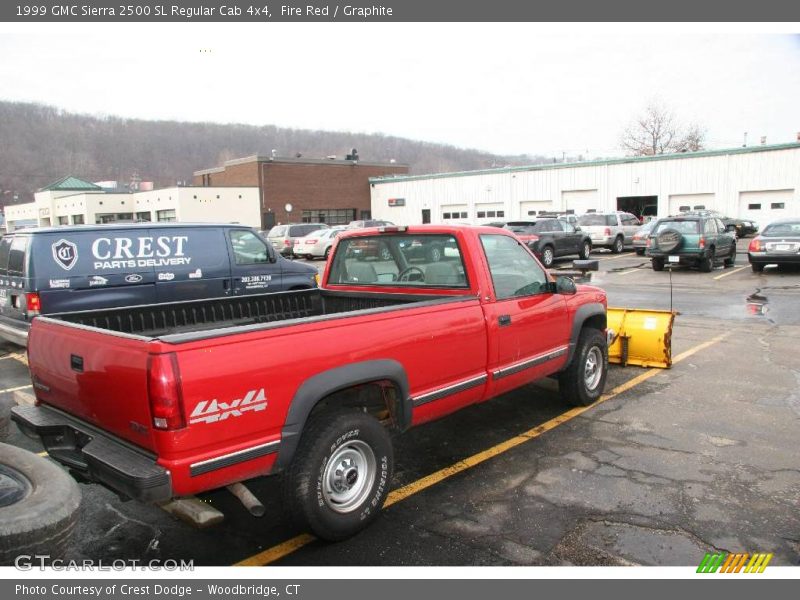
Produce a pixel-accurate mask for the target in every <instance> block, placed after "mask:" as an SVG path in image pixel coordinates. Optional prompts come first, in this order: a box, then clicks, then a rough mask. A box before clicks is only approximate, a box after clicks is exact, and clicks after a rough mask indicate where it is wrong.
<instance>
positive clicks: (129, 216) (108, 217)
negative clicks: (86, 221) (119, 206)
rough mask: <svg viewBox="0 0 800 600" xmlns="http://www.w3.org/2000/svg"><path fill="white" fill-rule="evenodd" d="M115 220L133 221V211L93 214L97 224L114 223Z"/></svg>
mask: <svg viewBox="0 0 800 600" xmlns="http://www.w3.org/2000/svg"><path fill="white" fill-rule="evenodd" d="M117 221H133V213H102V214H98V215H95V218H94V222H95V223H96V224H97V225H103V224H105V223H116V222H117Z"/></svg>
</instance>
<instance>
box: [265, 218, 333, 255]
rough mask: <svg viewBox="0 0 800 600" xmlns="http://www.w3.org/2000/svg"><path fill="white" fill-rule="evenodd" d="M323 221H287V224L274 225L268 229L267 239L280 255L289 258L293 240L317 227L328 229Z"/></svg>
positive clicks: (291, 253)
mask: <svg viewBox="0 0 800 600" xmlns="http://www.w3.org/2000/svg"><path fill="white" fill-rule="evenodd" d="M328 228H329V226H328V225H326V224H325V223H289V224H288V225H276V226H275V227H273V228H272V229H270V230H269V233H268V234H267V240H268V241H269V243H270V244H272V247H273V248H275V250H277V251H278V252H279V253H280V254H281V256H285V257H286V258H291V257H293V256H294V241H295V240H296V239H298V238H301V237H304V236H307V235H308V234H309V233H311V232H312V231H317V230H318V229H328Z"/></svg>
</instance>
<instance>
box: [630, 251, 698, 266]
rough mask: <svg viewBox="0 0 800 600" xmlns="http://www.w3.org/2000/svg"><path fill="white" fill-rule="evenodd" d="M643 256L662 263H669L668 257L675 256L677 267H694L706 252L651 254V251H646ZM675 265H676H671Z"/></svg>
mask: <svg viewBox="0 0 800 600" xmlns="http://www.w3.org/2000/svg"><path fill="white" fill-rule="evenodd" d="M645 254H646V256H647V257H648V258H657V259H660V260H663V261H664V263H668V262H669V257H670V256H677V257H678V258H679V261H680V262H678V263H677V264H679V265H696V264H698V263H699V262H700V261H701V260H703V259H704V258H705V257H706V251H705V250H702V251H700V252H686V253H681V252H653V251H652V250H646V251H645ZM673 264H676V263H673Z"/></svg>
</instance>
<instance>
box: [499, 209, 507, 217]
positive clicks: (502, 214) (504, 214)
mask: <svg viewBox="0 0 800 600" xmlns="http://www.w3.org/2000/svg"><path fill="white" fill-rule="evenodd" d="M497 216H498V217H505V216H506V211H504V210H498V211H497Z"/></svg>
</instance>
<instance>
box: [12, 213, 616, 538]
mask: <svg viewBox="0 0 800 600" xmlns="http://www.w3.org/2000/svg"><path fill="white" fill-rule="evenodd" d="M387 229H388V231H383V230H382V231H380V232H379V231H377V230H374V229H373V230H361V231H357V232H353V233H347V234H344V235H343V236H341V238H340V239H339V240H337V242H336V245H335V246H334V248H333V252H332V258H331V260H329V261H328V263H327V265H326V268H325V271H324V274H323V277H322V284H321V289H320V290H308V291H304V292H296V293H293V292H286V293H281V294H272V295H269V296H270V297H269V298H267V297H266V296H265V297H264V300H263V301H264V302H265V303H267V302H272V303H273V304H272V305H271V306H275V304H274V303H275V302H279V304H280V303H281V302H283V303H284V304H286V303H289V304H291V305H292V311H295V312H292V313H291V314H289V313H287V314H289V316H290V318H288V319H284V320H281V319H278V318H275V319H274V320H273V321H272V322H262V323H252V322H247V321H245V324H244V325H237V324H233V325H231V326H225V327H218V328H217V327H214V326H211V328H208V327H200V328H195V330H194V331H191V330H188V331H183V332H181V331H179V332H178V333H171V334H167V335H152V334H150V335H141V334H138V333H136V328H135V324H134V325H131V327H132V329H131V328H128V329H127V330H126V327H127V325H124V326H123V325H120V326H118V327H116V329H117V330H116V331H114V330H110V329H107V328H106V327H105V326H103V325H102V323H99V324H98V322H97V321H96V320H97V319H100V318H105V319H106V320H107V321H108V322H111V321H110V320H109V319H111V318H112V317H113V319H117V321H118V322H119V323H122V322H123V321H124V320H125V319H128V320H129V321H131V322H133V321H135V320H136V319H141V320H145V318H147V319H152V320H153V321H155V319H156V316H154V315H157V313H158V310H157V309H158V306H153V307H144V308H143V309H142V310H140V311H136V310H133V309H128V310H127V312H125V311H126V309H120V311H122V312H120V313H118V314H113V315H112V316H111V317H108V316H107V315H106V316H103V315H100V316H98V315H90V316H84V317H81V319H82V320H81V319H78V320H77V321H76V320H75V319H70V318H69V317H65V318H59V317H58V316H55V317H53V318H37V319H35V320H34V322H33V325H32V328H31V332H30V337H29V345H28V352H29V364H30V370H31V376H32V379H33V384H34V389H35V393H36V397H37V406H36V407H32V408H30V409H21V408H20V409H16V413H15V417H14V418H15V420H16V421H17V422H18V423H19V424H20V426H21V427H23V429H28V430H29V431H30V432H33V433H36V434H38V435H40V436H41V437H42V439H43V440H44V443H45V445H46V446H47V447H48V450H49V451H50V453H51V454H52V455H53V457H54V458H56V459H57V460H59V461H61V462H62V463H64V464H67V465H70V466H72V467H74V468H75V467H76V468H79V469H83V470H84V471H88V472H89V473H90V474H91V476H93V477H94V478H95V479H97V480H99V481H101V482H102V483H104V484H106V485H109V486H111V487H113V488H115V489H117V491H120V492H121V493H124V494H127V495H130V496H133V497H137V498H139V499H142V500H145V501H162V500H166V499H168V498H169V497H172V496H186V495H191V494H196V493H199V492H203V491H206V490H211V489H214V488H219V487H222V486H224V485H227V484H230V483H234V482H238V481H243V480H246V479H249V478H252V477H256V476H259V475H265V474H270V473H275V472H277V471H279V470H283V469H286V468H289V466H290V464H291V463H292V460H293V459H294V458H295V452H296V450H297V448H298V444H299V443H300V440H301V438H302V434H303V432H304V429H305V427H306V424H307V421H308V420H309V418H310V415H312V413H314V412H315V411H316V410H317V408H318V404H319V403H320V402H323V403H324V402H331V401H330V400H329V399H331V398H339V397H340V396H341V397H343V398H347V400H346V404H347V405H348V406H351V405H356V406H357V405H359V402H358V400H357V399H358V398H359V397H360V396H359V393H363V391H364V390H367V389H372V390H381V391H380V393H379V394H378V395H379V396H380V399H379V402H378V404H380V405H381V407H379V409H377V410H375V409H374V404H375V397H374V396H371V397H370V398H371V400H369V401H368V402H367V401H366V400H365V402H367V403H368V404H370V406H371V407H372V408H370V410H369V412H370V413H373V414H375V416H376V418H377V419H379V420H380V422H381V423H383V424H385V425H392V426H394V427H396V428H398V429H401V430H403V429H406V428H408V427H411V426H415V425H419V424H421V423H425V422H427V421H430V420H432V419H437V418H439V417H442V416H444V415H447V414H448V413H451V412H453V411H455V410H458V409H460V408H463V407H465V406H468V405H470V404H473V403H476V402H482V401H484V400H487V399H489V398H492V397H495V396H497V395H499V394H502V393H504V392H506V391H509V390H511V389H514V388H517V387H519V386H521V385H524V384H526V383H529V382H531V381H534V380H536V379H540V378H542V377H545V376H548V375H552V374H556V373H559V372H563V371H564V369H565V368H566V367H567V366H568V363H569V362H570V361H571V360H572V358H573V356H574V355H575V352H576V349H579V348H578V346H579V345H580V344H579V342H580V339H581V338H580V333H581V331H583V329H584V328H586V327H593V328H595V329H596V330H598V331H600V332H602V333H603V335H604V334H605V331H604V330H605V308H606V298H605V294H604V292H603V291H602V290H600V289H597V288H593V287H590V286H579V287H578V289H577V291H576V290H575V289H574V288H573V289H572V290H571V291H570V292H567V293H560V292H559V291H558V290H557V286H556V284H555V282H554V281H553V280H552V278H550V276H549V275H546V277H547V281H546V283H543V284H542V285H541V288H542V289H541V290H539V292H538V293H533V294H527V295H520V296H514V297H510V298H500V299H499V298H498V297H497V294H496V291H495V282H493V272H492V271H491V270H490V269H491V265H490V263H489V260H488V259H487V254H486V252H485V244H486V239H488V238H486V237H483V238H482V237H481V236H489V235H491V236H495V237H492V238H491V240H492V241H494V242H496V241H498V240H497V238H496V236H502V237H506V238H510V239H511V240H514V243H516V240H515V238H513V236H511V234H509V233H507V232H504V231H502V230H497V229H494V228H482V227H444V226H438V227H437V226H422V227H410V228H407V229H405V228H387ZM387 235H391V236H394V237H392V238H391V240H394V241H396V240H403V236H414V235H434V236H435V235H439V236H448V237H447V239H448V241H452V240H454V241H455V244H454V245H452V247H453V248H455V249H456V250H457V253H458V255H459V258H460V260H461V263H462V264H463V274H461V275H460V277H461V279H463V280H464V283H463V284H460V285H461V287H457V286H454V287H447V286H441V287H435V286H433V287H432V286H424V287H423V286H422V285H421V283H420V282H419V281H403V277H405V275H403V273H400V277H399V278H398V279H399V280H398V281H392V282H388V283H386V284H383V285H381V286H380V288H379V289H376V284H375V283H374V282H373V283H360V282H350V283H347V282H344V283H343V282H342V281H336V280H335V276H334V278H332V271H335V269H336V268H337V267H336V265H337V264H338V263H337V262H336V260H337V259H336V255H337V250H338V249H339V248H341V247H342V245H343V244H346V242H345V241H344V240H347V239H352V238H359V237H368V238H370V239H375V238H376V236H377V237H378V239H382V238H381V237H380V236H387ZM387 239H389V238H387ZM420 239H423V238H420ZM482 240H483V241H482ZM499 241H500V242H501V243H502V244H510V243H511V242H506V241H503V240H499ZM362 242H363V240H362ZM482 243H483V245H484V246H483V247H482ZM396 245H397V247H399V248H401V249H402V248H407V247H408V246H407V245H406V244H405V242H403V241H400V242H399V243H398V244H396ZM519 247H520V248H522V249H524V251H525V252H526V253H527V254H529V255H530V251H529V250H528V249H527V248H526V247H525V246H524V244H519ZM515 252H516V250H515ZM445 254H447V252H445ZM530 257H531V259H533V261H535V258H534V257H533V256H532V255H530ZM348 260H350V259H348ZM375 260H379V259H377V258H376V259H375ZM344 261H345V259H344V258H343V257H342V258H341V264H342V265H344V264H345V263H344ZM348 264H351V263H348ZM376 264H378V263H376ZM536 264H537V265H538V262H537V263H536ZM352 265H354V266H351V270H352V271H354V272H355V271H356V267H358V268H360V269H362V270H363V268H364V267H365V265H366V266H367V267H369V268H370V269H372V270H374V267H371V266H370V265H371V263H369V262H363V263H360V264H356V263H352ZM342 268H344V267H342ZM399 268H400V267H398V269H399ZM459 268H461V267H459ZM416 270H417V271H420V272H422V271H423V270H424V271H425V272H426V273H433V271H434V270H435V269H434V268H432V267H431V266H430V265H421V266H419V267H417V268H416ZM410 272H411V274H412V275H413V273H414V266H413V265H412V266H411V267H410ZM494 276H495V277H498V275H497V274H496V273H495V274H494ZM392 277H395V275H392ZM431 277H432V275H431ZM570 283H571V282H570ZM545 288H547V291H542V290H544V289H545ZM291 294H295V295H294V296H292V295H291ZM248 301H249V302H253V300H248ZM384 302H385V303H389V304H384V305H383V306H381V303H384ZM303 303H310V305H314V306H316V305H317V304H318V303H322V305H323V306H324V307H326V308H324V310H323V314H319V312H320V311H317V313H318V314H314V313H313V311H311V312H310V313H309V316H300V317H297V316H296V315H297V314H298V313H297V312H296V311H297V310H300V313H299V314H301V315H302V314H303V310H304V309H303V308H302V307H303V306H305V304H303ZM370 303H371V304H372V305H371V304H370ZM392 303H394V304H392ZM334 304H336V306H337V307H338V308H336V309H335V311H334V309H333V308H328V307H329V305H330V306H333V305H334ZM351 304H352V305H353V306H356V308H355V309H354V310H341V309H342V307H344V308H347V307H348V306H350V305H351ZM196 305H197V303H196V302H195V303H193V304H192V305H191V306H188V308H186V307H183V308H181V310H183V311H184V313H185V312H186V311H187V310H189V311H190V312H191V311H195V310H197V306H196ZM295 305H296V306H295ZM248 306H251V307H252V304H250V305H248ZM281 306H282V305H279V306H278V308H279V309H280V307H281ZM298 307H300V308H298ZM145 308H146V310H145ZM248 310H252V309H251V308H248ZM281 310H285V308H284V309H281ZM309 310H311V309H309ZM331 311H332V312H331ZM112 312H113V311H112ZM170 312H176V309H175V308H174V307H173V308H171V309H170ZM178 312H179V311H178ZM326 313H327V314H326ZM90 317H91V318H94V319H95V321H87V320H86V319H89V318H90ZM171 318H175V317H171ZM182 318H184V317H182ZM270 318H272V317H270ZM113 319H112V320H113ZM87 322H88V323H90V324H88V325H87ZM115 322H116V321H115ZM237 322H240V321H237ZM91 323H94V325H92V324H91ZM603 339H605V338H604V337H603ZM587 368H588V367H587ZM603 368H604V366H603ZM587 372H588V371H587ZM603 375H604V373H603ZM601 388H602V384H601ZM343 390H345V391H346V390H349V392H348V393H345V391H343ZM600 391H602V389H600ZM350 392H352V393H350ZM597 395H599V392H598V393H597ZM326 399H327V400H326ZM365 406H366V405H365ZM364 410H365V411H366V408H365V409H364ZM65 432H66V435H65ZM59 436H60V437H59ZM65 438H66V440H65ZM108 448H111V450H109V449H108ZM137 477H138V480H137ZM329 537H335V536H329Z"/></svg>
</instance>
